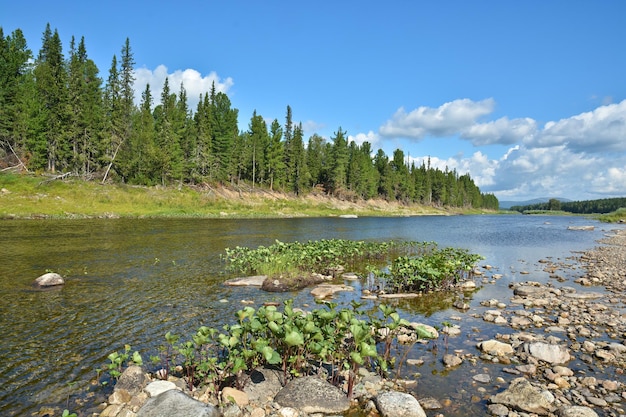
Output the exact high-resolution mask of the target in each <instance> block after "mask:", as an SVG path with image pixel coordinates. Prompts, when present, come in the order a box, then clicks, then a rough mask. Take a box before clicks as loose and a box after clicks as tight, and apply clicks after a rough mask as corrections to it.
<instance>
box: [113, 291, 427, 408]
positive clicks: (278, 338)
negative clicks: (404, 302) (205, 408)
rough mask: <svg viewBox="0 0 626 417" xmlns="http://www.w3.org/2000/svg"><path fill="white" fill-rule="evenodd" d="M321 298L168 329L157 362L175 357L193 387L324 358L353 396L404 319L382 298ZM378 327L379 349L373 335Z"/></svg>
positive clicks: (315, 365) (119, 359) (288, 372)
mask: <svg viewBox="0 0 626 417" xmlns="http://www.w3.org/2000/svg"><path fill="white" fill-rule="evenodd" d="M319 304H322V307H320V308H318V309H314V310H313V311H311V312H310V313H305V312H304V311H301V310H297V309H295V308H294V307H293V301H292V300H287V301H285V303H284V308H283V310H282V311H280V310H279V309H278V308H276V307H275V306H262V307H259V308H258V309H254V308H253V307H245V308H244V309H242V310H239V311H238V312H237V313H236V321H235V322H234V323H233V324H230V325H225V326H224V327H223V328H222V330H218V329H215V328H209V327H206V326H202V327H200V328H199V329H198V331H197V332H196V333H195V334H193V335H192V336H191V338H190V339H188V340H181V338H180V337H179V336H178V335H173V334H171V333H169V332H168V333H167V334H166V335H165V339H166V344H165V346H163V347H162V348H161V352H162V355H163V356H162V357H161V362H162V364H163V365H164V367H165V369H168V370H169V369H172V368H173V367H174V366H177V365H180V366H181V367H182V369H183V376H184V377H185V379H186V381H187V383H188V384H189V388H190V389H193V387H194V386H209V387H212V389H213V390H214V391H213V392H218V391H219V390H220V389H221V388H223V387H224V386H225V385H226V384H231V383H234V384H237V381H240V380H241V379H240V378H237V377H238V376H239V375H240V374H242V373H243V372H245V371H246V370H251V369H254V368H257V367H260V366H262V367H271V366H278V367H279V368H280V369H281V370H282V372H283V376H284V381H287V380H289V379H291V378H293V377H297V376H302V375H312V374H317V373H319V370H320V369H321V368H320V367H321V366H322V365H323V367H324V368H325V369H330V374H329V375H328V378H329V380H330V381H332V382H334V383H336V384H338V385H339V384H341V382H342V375H345V374H347V376H348V392H347V394H348V396H351V395H352V388H353V386H354V382H355V376H356V375H357V372H358V368H359V367H361V366H366V367H368V368H370V369H371V370H374V371H377V372H379V373H380V374H381V375H385V374H386V373H387V371H388V369H389V367H390V366H391V363H392V362H393V361H392V360H391V358H390V351H391V350H390V345H391V343H392V341H393V338H395V337H396V336H397V335H398V334H399V332H400V330H401V328H407V327H408V326H409V323H408V322H407V321H406V320H404V319H402V318H400V316H399V314H398V313H397V312H396V310H395V309H393V308H392V307H388V306H385V305H381V306H380V309H379V311H378V313H381V314H382V316H380V314H377V312H364V311H361V310H360V307H361V304H360V303H357V302H352V303H351V304H350V306H349V307H341V308H339V306H338V304H336V303H330V302H319ZM383 329H384V330H385V331H384V332H383ZM383 333H384V334H385V337H384V338H383V344H382V346H383V353H382V354H381V353H379V351H378V349H379V348H378V346H379V344H378V342H379V340H378V339H377V336H376V335H380V334H383ZM422 336H426V337H432V335H429V334H428V333H424V332H422V333H419V334H418V337H422ZM129 351H130V347H129V346H127V347H126V349H125V352H124V353H123V354H119V353H117V352H114V353H112V354H111V355H109V359H110V360H111V365H109V368H110V369H111V368H112V369H113V370H114V371H121V365H122V364H123V363H124V362H125V361H126V360H127V359H128V353H129ZM164 352H165V354H163V353H164ZM154 359H155V360H156V361H157V362H158V361H159V358H154ZM109 372H111V371H109ZM112 375H117V374H112Z"/></svg>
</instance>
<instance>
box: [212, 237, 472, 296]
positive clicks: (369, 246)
mask: <svg viewBox="0 0 626 417" xmlns="http://www.w3.org/2000/svg"><path fill="white" fill-rule="evenodd" d="M394 256H396V257H395V258H394ZM222 259H224V260H226V262H227V263H228V269H229V270H230V271H231V272H237V273H244V274H261V275H268V276H269V277H277V276H282V277H285V276H287V277H299V276H302V275H303V274H306V273H309V274H310V273H319V274H325V275H332V271H333V270H334V269H335V268H337V267H339V266H343V267H349V268H357V269H358V268H362V269H365V270H367V271H368V272H369V273H370V275H371V276H372V277H373V278H374V281H375V285H374V286H375V287H377V288H379V289H382V290H384V291H385V292H409V291H417V292H423V291H430V290H433V289H444V288H449V287H451V286H453V285H454V284H456V283H458V282H459V281H460V280H462V279H466V278H470V277H471V273H472V271H473V269H474V267H475V266H476V264H477V263H478V262H479V261H480V260H481V259H483V257H482V256H480V255H476V254H472V253H470V252H469V251H467V250H465V249H457V248H451V247H447V248H443V249H440V248H439V247H438V246H437V244H436V243H435V242H400V243H398V242H393V241H391V242H363V241H350V240H342V239H330V240H318V241H308V242H306V243H299V242H294V243H284V242H280V241H276V243H274V244H273V245H271V246H268V247H265V246H259V247H258V248H257V249H250V248H246V247H240V246H237V247H235V248H234V249H226V254H225V255H223V256H222ZM388 259H392V260H391V264H390V265H388V266H383V268H382V269H381V268H380V266H381V265H384V264H385V262H387V261H388ZM372 264H374V265H372ZM376 265H378V266H376Z"/></svg>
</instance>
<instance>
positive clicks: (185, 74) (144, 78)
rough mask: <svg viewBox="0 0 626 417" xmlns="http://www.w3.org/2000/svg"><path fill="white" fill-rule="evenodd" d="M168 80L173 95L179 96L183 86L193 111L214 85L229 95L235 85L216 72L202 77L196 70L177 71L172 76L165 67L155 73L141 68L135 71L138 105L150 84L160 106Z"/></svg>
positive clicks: (155, 99)
mask: <svg viewBox="0 0 626 417" xmlns="http://www.w3.org/2000/svg"><path fill="white" fill-rule="evenodd" d="M166 78H169V80H168V82H169V86H170V91H171V92H172V93H176V94H178V93H179V92H180V85H181V83H182V84H183V86H184V87H185V91H186V92H187V104H188V106H189V108H190V109H191V110H193V111H195V109H196V106H197V105H198V100H199V98H200V95H204V94H205V93H210V92H211V88H212V86H213V83H215V90H216V92H222V93H228V90H229V89H230V88H231V87H232V86H233V84H234V82H233V79H232V78H230V77H228V78H226V79H223V80H222V79H220V77H219V76H218V75H217V73H216V72H215V71H211V72H210V73H209V74H207V75H205V76H202V74H201V73H200V72H198V71H196V70H195V69H186V70H176V71H174V72H173V73H171V74H170V73H168V69H167V67H166V66H165V65H159V66H158V67H156V68H155V69H154V71H153V70H150V69H148V68H139V69H136V70H135V85H134V89H135V102H136V103H137V104H139V103H140V102H141V95H142V93H143V92H144V91H145V89H146V85H148V84H150V92H151V93H152V100H153V104H154V105H157V104H159V103H160V102H161V93H162V92H163V85H164V84H165V79H166Z"/></svg>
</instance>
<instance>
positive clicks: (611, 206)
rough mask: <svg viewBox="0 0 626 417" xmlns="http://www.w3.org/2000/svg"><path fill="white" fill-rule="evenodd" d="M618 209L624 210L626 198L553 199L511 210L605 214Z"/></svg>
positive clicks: (515, 207)
mask: <svg viewBox="0 0 626 417" xmlns="http://www.w3.org/2000/svg"><path fill="white" fill-rule="evenodd" d="M620 208H626V197H618V198H602V199H599V200H584V201H559V200H557V199H554V198H553V199H550V200H549V201H548V202H545V203H537V204H530V205H526V206H512V207H511V210H514V211H519V212H520V213H525V214H527V213H536V212H541V211H551V210H561V211H563V212H567V213H573V214H607V213H611V212H615V211H617V210H619V209H620Z"/></svg>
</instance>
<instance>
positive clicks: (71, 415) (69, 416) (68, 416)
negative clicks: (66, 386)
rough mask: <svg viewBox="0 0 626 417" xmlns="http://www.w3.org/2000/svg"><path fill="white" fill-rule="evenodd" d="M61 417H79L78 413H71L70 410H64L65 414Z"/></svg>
mask: <svg viewBox="0 0 626 417" xmlns="http://www.w3.org/2000/svg"><path fill="white" fill-rule="evenodd" d="M61 417H78V416H77V414H76V413H70V410H68V409H65V410H63V414H61Z"/></svg>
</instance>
